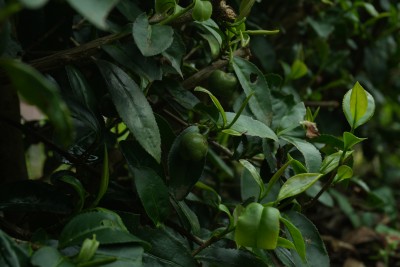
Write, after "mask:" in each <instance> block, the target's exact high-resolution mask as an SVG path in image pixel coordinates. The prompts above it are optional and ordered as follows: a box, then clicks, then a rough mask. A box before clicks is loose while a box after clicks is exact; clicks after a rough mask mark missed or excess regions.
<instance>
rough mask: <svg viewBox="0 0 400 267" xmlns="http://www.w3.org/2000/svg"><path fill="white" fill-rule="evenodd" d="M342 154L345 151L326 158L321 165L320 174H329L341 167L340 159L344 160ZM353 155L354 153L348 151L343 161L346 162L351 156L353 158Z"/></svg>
mask: <svg viewBox="0 0 400 267" xmlns="http://www.w3.org/2000/svg"><path fill="white" fill-rule="evenodd" d="M342 154H343V151H338V152H336V153H333V154H330V155H328V156H326V157H325V158H324V161H323V162H322V164H321V168H320V170H319V172H320V173H322V174H327V173H329V172H331V171H333V170H334V169H335V168H337V167H338V166H339V162H340V159H341V158H342ZM351 154H353V151H347V152H346V155H345V156H344V157H343V160H346V159H347V158H348V157H349V156H351Z"/></svg>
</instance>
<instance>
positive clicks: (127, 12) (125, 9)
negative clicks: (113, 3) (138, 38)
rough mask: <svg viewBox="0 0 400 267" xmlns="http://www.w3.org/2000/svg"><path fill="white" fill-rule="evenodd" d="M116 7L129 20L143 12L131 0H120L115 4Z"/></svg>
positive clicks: (132, 20)
mask: <svg viewBox="0 0 400 267" xmlns="http://www.w3.org/2000/svg"><path fill="white" fill-rule="evenodd" d="M117 9H118V11H119V12H121V13H122V14H123V15H124V16H125V18H127V19H128V20H129V21H131V22H134V21H135V20H136V18H137V17H138V16H139V15H140V14H142V13H143V11H142V10H140V8H139V7H138V6H137V4H136V3H135V2H132V1H131V0H120V1H119V2H118V4H117Z"/></svg>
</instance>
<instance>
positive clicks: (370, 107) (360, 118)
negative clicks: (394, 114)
mask: <svg viewBox="0 0 400 267" xmlns="http://www.w3.org/2000/svg"><path fill="white" fill-rule="evenodd" d="M374 111H375V101H374V98H373V97H372V95H371V94H369V93H368V92H367V91H365V90H364V88H363V87H362V86H361V85H360V84H359V83H358V82H356V84H355V85H354V87H353V88H352V89H350V90H349V91H348V92H347V93H346V94H345V96H344V98H343V112H344V114H345V116H346V119H347V121H348V122H349V124H350V126H351V128H352V130H354V129H356V128H357V127H358V126H360V125H363V124H364V123H366V122H367V121H368V120H369V119H370V118H371V117H372V115H373V114H374Z"/></svg>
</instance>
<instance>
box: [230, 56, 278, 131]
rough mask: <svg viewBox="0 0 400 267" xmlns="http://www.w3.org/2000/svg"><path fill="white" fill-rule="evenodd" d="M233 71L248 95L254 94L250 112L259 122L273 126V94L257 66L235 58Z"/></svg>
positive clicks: (250, 102)
mask: <svg viewBox="0 0 400 267" xmlns="http://www.w3.org/2000/svg"><path fill="white" fill-rule="evenodd" d="M232 65H233V69H234V70H235V74H236V76H237V78H238V79H239V82H240V84H241V86H242V88H243V90H244V92H245V94H246V96H249V95H251V94H254V95H253V97H252V98H250V101H249V107H250V110H251V111H252V112H253V114H254V115H255V117H256V118H257V120H259V121H261V122H263V123H265V124H266V125H270V124H271V120H272V101H271V92H270V89H269V86H268V83H267V80H266V79H265V76H264V74H263V73H262V72H261V70H259V69H258V67H257V66H256V65H254V64H253V63H251V62H249V61H248V60H245V59H243V58H240V57H233V61H232Z"/></svg>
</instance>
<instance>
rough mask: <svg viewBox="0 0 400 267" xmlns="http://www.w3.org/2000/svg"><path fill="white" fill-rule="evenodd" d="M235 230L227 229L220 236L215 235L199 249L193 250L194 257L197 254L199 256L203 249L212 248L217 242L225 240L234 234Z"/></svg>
mask: <svg viewBox="0 0 400 267" xmlns="http://www.w3.org/2000/svg"><path fill="white" fill-rule="evenodd" d="M232 231H233V229H229V230H228V229H227V230H225V231H223V232H222V233H220V234H218V235H213V236H212V237H211V238H210V239H208V240H207V241H205V242H204V243H203V244H202V245H200V246H199V247H198V248H196V249H195V250H193V252H192V256H193V257H194V256H196V255H197V254H199V253H200V252H201V251H202V250H203V249H205V248H207V247H209V246H211V245H212V244H214V243H215V242H218V241H219V240H221V239H222V238H224V237H225V236H226V235H227V234H228V233H230V232H232Z"/></svg>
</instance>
